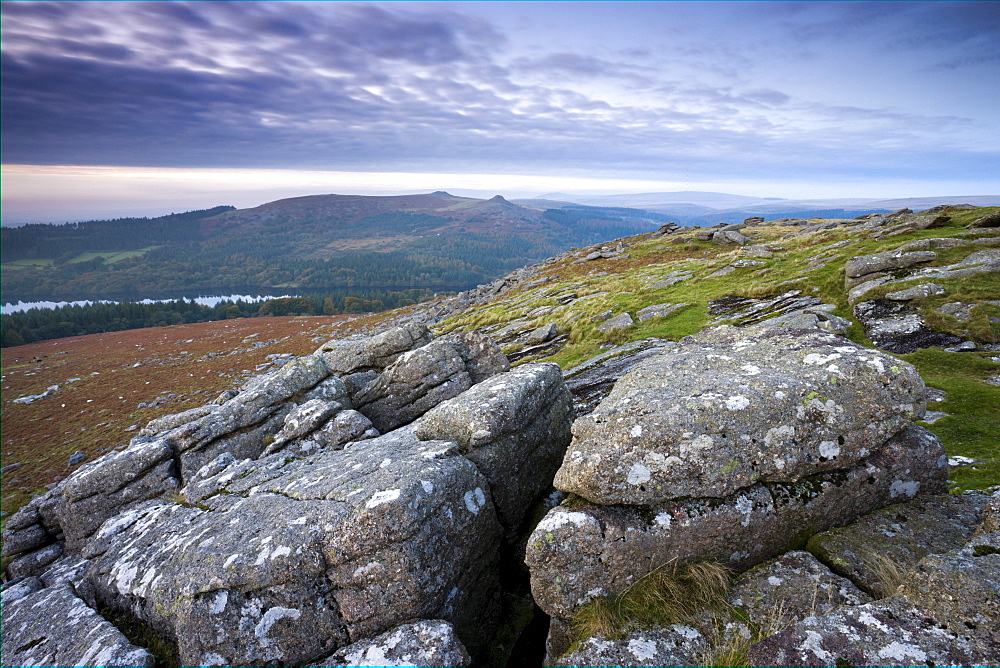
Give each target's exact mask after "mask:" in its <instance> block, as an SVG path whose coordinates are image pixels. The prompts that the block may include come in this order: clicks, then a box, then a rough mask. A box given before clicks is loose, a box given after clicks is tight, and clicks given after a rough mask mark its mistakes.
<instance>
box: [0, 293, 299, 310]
mask: <svg viewBox="0 0 1000 668" xmlns="http://www.w3.org/2000/svg"><path fill="white" fill-rule="evenodd" d="M298 296H300V295H289V294H281V295H214V296H207V297H205V296H202V297H187V296H182V297H171V298H165V299H121V300H117V299H80V300H76V301H69V302H44V301H42V302H22V301H18V302H17V303H14V304H11V303H5V304H4V305H3V313H20V312H22V311H27V310H29V309H33V308H60V307H62V306H86V305H88V304H120V303H122V302H124V301H132V302H136V303H138V304H155V303H157V302H172V301H177V300H178V299H185V300H187V301H193V302H195V303H197V304H201V305H202V306H215V305H216V304H218V303H219V302H225V301H230V302H235V301H244V302H263V301H267V300H268V299H276V298H278V297H298Z"/></svg>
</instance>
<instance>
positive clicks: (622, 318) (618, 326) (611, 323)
mask: <svg viewBox="0 0 1000 668" xmlns="http://www.w3.org/2000/svg"><path fill="white" fill-rule="evenodd" d="M634 324H635V322H634V321H633V320H632V316H631V315H629V314H628V313H619V314H618V315H616V316H615V317H613V318H609V319H607V320H605V321H604V322H602V323H601V324H600V325H598V326H597V331H599V332H602V333H604V334H610V333H612V332H617V331H620V330H623V329H628V328H629V327H631V326H632V325H634Z"/></svg>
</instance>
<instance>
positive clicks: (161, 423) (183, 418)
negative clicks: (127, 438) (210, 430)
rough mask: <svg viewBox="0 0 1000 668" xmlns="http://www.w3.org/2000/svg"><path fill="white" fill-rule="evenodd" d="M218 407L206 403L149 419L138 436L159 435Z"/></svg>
mask: <svg viewBox="0 0 1000 668" xmlns="http://www.w3.org/2000/svg"><path fill="white" fill-rule="evenodd" d="M232 396H234V397H235V396H236V393H233V395H232ZM230 398H232V397H230ZM218 407H219V405H218V404H206V405H204V406H198V407H196V408H191V409H189V410H186V411H182V412H180V413H174V414H172V415H164V416H163V417H160V418H156V419H153V420H150V421H149V422H148V423H147V424H146V426H145V427H143V428H142V429H140V430H139V436H159V435H160V434H162V433H163V432H166V431H170V430H171V429H176V428H177V427H180V426H181V425H183V424H187V423H188V422H191V421H193V420H197V419H198V418H202V417H205V416H206V415H208V414H209V413H211V412H212V411H214V410H215V409H217V408H218Z"/></svg>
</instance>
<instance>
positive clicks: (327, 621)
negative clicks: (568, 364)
mask: <svg viewBox="0 0 1000 668" xmlns="http://www.w3.org/2000/svg"><path fill="white" fill-rule="evenodd" d="M508 368H509V365H508V362H507V360H506V358H505V357H504V356H503V354H502V353H501V352H500V351H499V349H498V348H497V347H496V346H495V344H493V343H492V341H490V340H489V339H487V338H486V337H485V336H483V335H482V334H479V333H476V332H472V333H460V334H454V335H449V336H448V337H442V338H441V339H438V340H433V341H430V340H429V334H428V333H427V331H426V328H424V327H422V326H416V325H413V326H408V327H404V328H397V329H395V330H390V331H388V332H386V333H383V334H382V335H378V336H376V337H372V338H370V339H366V340H354V341H350V342H340V343H333V344H328V345H326V346H324V347H323V348H322V349H321V350H320V351H319V352H318V353H316V354H313V355H307V356H305V357H301V358H297V359H293V360H291V361H289V362H288V363H287V364H285V365H284V366H283V367H281V368H280V369H278V370H276V371H273V372H271V373H268V374H265V375H262V376H260V377H257V378H254V379H252V380H251V381H250V382H248V383H246V384H245V385H244V386H243V387H241V388H240V389H239V391H236V392H231V393H227V394H226V395H225V396H223V397H220V400H221V403H213V404H209V405H207V406H204V407H201V408H199V409H195V410H191V411H187V412H185V413H183V414H178V415H176V416H167V417H165V418H161V419H158V420H155V421H154V422H152V423H150V424H149V425H147V427H146V429H145V430H144V431H143V434H142V435H140V436H139V437H137V438H135V439H133V441H132V442H131V443H130V444H129V445H128V447H126V448H125V449H123V450H121V451H117V452H112V453H110V454H108V455H106V456H105V457H102V458H101V459H98V460H96V461H94V462H91V463H89V464H85V465H84V466H83V467H81V468H80V469H79V470H78V471H76V472H75V473H74V474H73V475H72V476H70V477H69V478H68V479H67V480H65V481H64V482H63V483H61V484H60V485H59V486H58V487H56V488H55V489H53V490H52V491H51V492H49V493H48V494H46V495H43V496H41V497H38V498H37V499H35V500H34V501H32V503H31V504H29V505H28V506H26V507H25V508H23V509H22V510H21V511H20V512H19V513H17V514H16V515H14V516H12V517H11V518H10V521H9V523H8V530H7V531H5V534H4V556H5V557H13V559H12V560H11V561H10V564H11V566H12V567H13V571H14V572H15V573H17V574H18V575H19V577H21V578H22V580H20V582H23V583H25V584H24V585H23V586H19V587H15V588H11V590H10V594H9V595H7V594H5V599H4V600H5V604H4V633H5V639H4V652H5V657H6V653H7V650H8V643H7V631H8V621H9V619H8V614H7V612H8V605H7V603H8V602H9V603H10V604H11V605H13V604H14V603H16V602H19V601H20V600H22V599H24V600H27V599H29V598H30V599H32V600H33V601H34V602H35V603H37V605H35V603H32V606H33V609H34V608H38V610H40V611H41V612H39V614H43V615H47V616H48V618H49V619H50V620H51V619H59V618H60V614H61V611H60V610H57V609H56V608H55V607H53V606H56V605H57V603H54V602H53V601H56V599H55V598H52V596H55V592H57V591H58V592H62V593H60V594H59V596H62V595H63V593H68V594H69V595H72V596H74V601H75V602H73V603H72V605H74V606H76V605H80V606H83V607H84V608H86V609H87V610H89V611H90V613H88V614H90V615H91V616H92V617H93V620H94V621H93V623H91V622H90V621H86V619H90V618H89V617H88V618H86V619H84V618H82V617H81V619H84V621H85V622H86V623H81V625H78V626H74V625H70V626H68V627H65V628H60V632H65V633H66V634H67V635H66V637H65V638H60V639H59V642H58V643H57V645H58V647H56V650H58V652H63V651H64V650H65V651H66V652H69V651H71V650H72V651H76V650H75V649H73V648H77V647H79V646H80V643H83V642H85V641H86V640H87V639H88V638H89V637H90V634H92V632H96V631H93V629H96V628H97V626H98V624H97V622H101V617H100V615H98V613H97V612H95V610H98V609H100V610H103V611H107V613H108V615H110V616H109V618H114V619H117V620H130V619H131V620H137V623H140V624H142V625H145V626H146V627H148V628H149V629H150V630H151V631H152V632H153V633H156V634H157V635H159V636H160V637H162V638H163V639H164V640H165V642H166V643H168V644H169V645H172V646H175V647H176V651H177V654H178V657H179V660H180V662H181V663H183V664H186V665H233V664H267V663H280V664H296V663H303V662H308V661H311V660H316V657H321V656H331V655H332V653H334V652H336V651H337V650H338V649H342V648H347V647H348V646H351V645H353V649H351V650H349V651H348V650H345V651H346V652H347V653H346V654H343V655H337V656H338V657H341V658H342V659H343V660H350V661H353V660H355V659H357V658H358V657H359V656H360V657H362V658H363V656H366V655H369V654H371V652H373V651H376V650H375V649H373V648H377V647H382V648H383V649H386V651H388V650H389V649H391V648H389V647H388V645H385V644H383V645H378V644H377V643H375V644H369V645H367V646H362V645H358V644H357V643H358V642H360V641H362V640H364V639H369V638H373V637H374V636H378V635H379V634H382V633H386V632H388V633H390V634H392V633H396V635H390V636H388V637H387V638H383V639H382V641H384V642H385V643H389V644H393V645H394V646H396V648H397V649H398V650H399V651H400V652H402V653H397V654H398V657H397V658H399V660H404V659H405V657H407V656H410V657H414V658H417V659H420V661H421V662H423V661H432V660H433V661H439V660H440V661H446V662H448V663H452V659H455V661H454V662H455V663H459V662H462V661H464V662H468V654H467V653H466V649H465V647H468V648H469V649H470V650H471V651H473V652H482V651H483V650H484V648H485V647H486V643H487V642H488V641H489V639H490V638H491V636H492V634H493V633H495V632H496V628H497V624H496V622H497V614H498V613H499V611H500V602H501V601H500V594H501V585H500V561H501V549H503V547H504V546H505V544H506V539H507V538H508V537H512V536H513V535H514V532H515V531H516V530H517V528H518V526H519V525H520V523H521V521H522V520H523V518H524V515H525V513H526V512H527V511H528V510H529V509H530V508H531V506H532V505H533V504H534V503H535V502H536V501H537V500H538V498H540V497H542V496H544V495H545V493H547V492H548V490H549V485H550V482H551V475H552V472H553V471H554V469H555V468H556V467H557V466H558V465H559V462H560V461H561V458H562V454H563V452H564V450H565V447H566V444H567V443H568V442H569V438H570V435H569V426H570V422H571V420H572V403H571V398H570V395H569V391H568V389H567V388H566V386H565V383H564V381H563V379H562V374H561V372H560V370H559V369H558V367H556V366H555V365H551V364H542V365H526V366H523V367H521V368H519V369H517V370H515V371H508ZM331 372H332V373H333V374H334V375H331ZM476 383H480V385H477V384H476ZM470 388H471V389H470ZM466 391H468V392H471V394H469V396H468V397H464V395H463V392H466ZM449 398H450V399H451V400H452V402H451V403H450V404H449V407H448V408H447V409H444V410H442V411H438V412H437V413H435V414H433V415H428V416H427V418H426V420H424V421H423V422H421V425H422V429H423V431H422V432H421V435H420V436H419V437H418V436H417V435H415V433H414V429H413V428H412V427H403V428H397V427H399V425H401V424H405V423H408V422H411V421H412V420H414V419H417V418H420V417H421V416H422V415H424V414H425V413H426V412H427V411H428V410H430V409H433V408H434V407H435V406H437V405H439V404H440V403H441V402H442V401H444V400H446V399H449ZM355 407H356V408H358V409H360V411H359V410H356V409H355ZM363 412H367V413H368V414H369V415H370V416H373V417H374V418H375V419H376V420H378V421H379V424H380V425H381V426H382V428H383V429H384V430H385V431H386V432H387V433H385V434H381V435H380V434H379V431H378V430H376V429H375V428H374V427H373V425H372V422H371V420H370V419H369V418H368V417H366V416H365V415H363ZM459 415H460V416H461V417H460V418H456V417H455V416H459ZM10 574H11V573H10V572H8V575H10ZM35 576H37V577H35ZM36 590H37V591H36ZM73 592H75V594H73ZM43 595H44V596H43ZM81 599H82V600H81ZM59 600H60V601H61V599H59ZM64 604H65V605H69V603H67V602H59V603H58V605H64ZM88 606H89V607H88ZM414 619H431V620H435V619H436V620H444V621H439V622H433V623H432V622H427V623H421V624H418V625H416V626H412V627H411V628H409V630H406V629H405V628H403V627H400V628H399V629H396V627H399V626H400V625H401V624H407V623H408V622H410V621H411V620H414ZM101 623H102V624H104V625H105V626H108V627H110V624H108V623H107V622H106V621H105V622H101ZM102 628H103V627H102ZM393 629H396V631H395V632H394V631H393ZM401 629H402V630H401ZM451 629H454V631H452V630H451ZM404 631H405V633H404ZM445 631H447V633H445ZM400 634H402V635H400ZM432 636H433V637H435V638H439V639H442V642H443V644H441V645H440V650H441V653H437V654H435V653H434V652H430V653H428V651H429V649H430V648H428V647H424V648H423V649H422V650H421V649H420V648H419V647H418V645H419V644H420V643H421V642H424V641H427V640H428V639H430V638H431V637H432ZM407 638H409V640H407ZM459 638H461V640H458V639H459ZM382 641H379V642H382ZM445 641H446V642H445ZM11 643H13V644H12V645H11V647H13V648H18V647H22V646H24V648H25V649H31V648H32V647H38V648H42V642H41V641H38V642H35V641H33V640H32V641H30V642H28V643H27V644H26V643H20V644H18V642H17V641H16V640H12V641H11ZM407 643H409V645H407ZM27 645H30V647H27ZM408 646H412V649H413V652H411V651H410V650H409V649H406V647H408ZM67 648H68V649H67ZM43 649H45V651H46V652H48V651H49V650H48V649H47V648H43ZM126 649H128V648H126ZM56 650H53V651H56ZM355 650H357V651H360V652H361V654H358V653H357V651H355ZM404 650H405V651H404ZM418 650H420V651H418ZM425 650H428V651H425ZM19 651H20V650H19ZM38 651H41V649H39V650H38ZM115 651H116V652H118V650H115ZM122 651H125V650H122ZM128 651H131V650H128ZM414 652H416V653H414ZM421 652H423V653H421ZM119 653H120V652H119ZM355 655H357V656H355ZM18 656H20V655H18ZM25 656H27V657H28V658H27V659H26V660H28V659H31V658H32V657H35V654H31V655H30V656H28V655H25ZM38 656H39V657H42V658H46V657H50V656H57V654H52V653H51V652H49V653H47V654H44V655H42V654H38ZM58 656H59V657H64V656H65V657H71V658H70V659H66V660H65V661H63V660H60V661H59V662H60V663H68V664H80V663H81V662H82V663H84V664H85V663H87V661H89V660H90V659H93V657H90V659H88V658H87V655H81V654H79V653H77V654H72V653H70V654H58ZM81 656H82V657H83V658H80V657H81ZM95 656H96V655H95ZM117 656H118V655H117V654H114V655H112V654H108V653H107V652H105V654H100V658H101V660H102V661H106V662H109V663H112V664H113V663H114V662H115V661H118V658H116V657H117ZM384 656H385V657H386V658H392V657H395V656H396V654H393V653H392V652H389V653H388V654H385V655H384ZM72 657H75V658H72ZM350 657H354V658H350ZM435 657H437V658H435ZM463 657H464V658H463ZM338 660H339V659H338ZM459 660H461V661H459ZM143 661H145V659H143V658H142V657H140V656H138V655H136V656H135V657H132V658H131V659H130V662H131V663H133V664H140V663H143ZM53 662H54V661H53Z"/></svg>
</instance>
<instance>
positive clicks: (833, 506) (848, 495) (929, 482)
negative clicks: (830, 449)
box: [525, 426, 947, 619]
mask: <svg viewBox="0 0 1000 668" xmlns="http://www.w3.org/2000/svg"><path fill="white" fill-rule="evenodd" d="M946 473H947V458H946V457H945V454H944V448H943V447H942V446H941V443H940V441H938V439H937V438H936V437H935V436H934V435H933V434H931V433H930V432H928V431H927V430H925V429H922V428H920V427H915V426H910V427H908V428H907V429H905V430H904V431H902V432H901V433H899V434H897V435H896V436H894V437H893V438H891V439H890V440H889V441H887V442H886V443H885V445H883V446H882V447H881V448H878V449H877V450H876V451H875V452H874V453H873V454H872V455H870V456H869V457H868V458H867V459H865V460H863V461H862V462H860V463H859V464H858V465H857V466H854V467H853V468H850V469H844V470H837V471H828V472H824V473H818V474H814V475H811V476H806V477H803V478H801V479H800V480H798V481H796V482H771V483H756V484H754V485H751V486H749V487H746V488H743V489H740V490H738V491H736V492H734V493H733V494H732V495H730V496H728V497H724V498H681V499H676V500H673V501H665V502H662V503H658V504H652V505H648V506H623V505H613V506H604V505H596V504H591V503H587V502H583V501H582V500H580V499H579V498H576V499H573V498H571V499H568V500H567V501H566V502H564V503H563V504H562V505H561V506H559V507H557V508H555V509H553V510H552V511H550V512H549V513H548V514H547V515H546V516H545V517H544V518H543V519H542V521H541V522H539V524H538V526H537V527H536V528H535V530H534V532H532V534H531V537H530V538H529V540H528V548H527V554H526V558H525V562H526V563H527V564H528V567H529V569H530V570H531V590H532V594H533V595H534V597H535V601H536V602H537V603H538V605H539V606H540V607H541V608H542V609H543V610H545V611H546V612H547V613H548V614H549V615H553V616H556V617H560V618H563V619H569V618H570V617H571V616H572V614H573V611H574V610H575V609H576V608H577V607H579V606H580V605H583V604H584V603H586V602H587V601H588V600H590V599H593V598H595V597H597V596H604V595H616V594H619V593H621V592H623V591H625V590H626V589H627V588H628V587H630V586H631V585H632V584H633V583H634V582H636V581H637V580H638V579H639V578H641V577H642V576H643V575H645V574H646V573H647V572H649V570H650V569H651V568H653V567H656V566H659V565H662V564H666V563H669V562H671V561H672V560H681V561H683V560H689V559H699V558H714V559H718V560H720V561H722V562H723V563H725V564H728V565H730V566H732V567H733V568H736V569H741V568H746V567H749V566H752V565H754V564H758V563H760V562H761V561H764V560H765V559H769V558H771V557H774V556H776V555H778V554H781V553H782V552H785V551H787V550H788V549H790V548H791V547H794V546H795V544H796V542H797V541H801V540H803V539H804V538H805V537H806V536H810V535H812V534H814V533H817V532H819V531H823V530H825V529H828V528H830V527H832V526H839V525H843V524H847V523H849V522H851V521H853V520H854V519H856V518H858V517H860V516H861V515H864V514H865V513H868V512H871V511H872V510H874V509H876V508H881V507H884V506H886V505H889V504H891V503H898V502H900V501H903V500H907V499H911V498H913V497H914V496H916V495H917V494H918V493H922V494H925V493H930V494H940V493H942V492H944V491H945V482H946V481H945V478H946ZM798 544H801V543H798Z"/></svg>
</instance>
